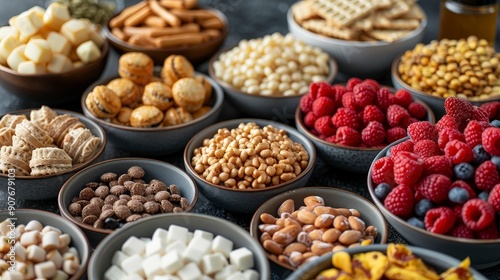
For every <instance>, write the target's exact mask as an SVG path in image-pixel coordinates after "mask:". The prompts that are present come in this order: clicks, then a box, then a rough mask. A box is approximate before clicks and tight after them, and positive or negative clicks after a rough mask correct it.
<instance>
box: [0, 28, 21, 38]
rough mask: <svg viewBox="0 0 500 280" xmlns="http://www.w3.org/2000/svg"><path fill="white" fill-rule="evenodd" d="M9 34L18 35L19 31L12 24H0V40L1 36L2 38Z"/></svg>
mask: <svg viewBox="0 0 500 280" xmlns="http://www.w3.org/2000/svg"><path fill="white" fill-rule="evenodd" d="M9 34H13V35H16V37H17V36H19V32H18V31H17V29H16V28H15V27H13V26H2V27H0V40H2V38H4V37H5V36H7V35H9Z"/></svg>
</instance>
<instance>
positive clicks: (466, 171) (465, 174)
mask: <svg viewBox="0 0 500 280" xmlns="http://www.w3.org/2000/svg"><path fill="white" fill-rule="evenodd" d="M453 173H455V178H457V179H459V180H464V181H467V180H469V179H472V178H473V177H474V166H472V165H471V164H470V163H468V162H461V163H459V164H457V165H455V166H454V167H453Z"/></svg>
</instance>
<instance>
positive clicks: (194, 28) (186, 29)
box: [123, 23, 200, 37]
mask: <svg viewBox="0 0 500 280" xmlns="http://www.w3.org/2000/svg"><path fill="white" fill-rule="evenodd" d="M123 32H124V33H125V34H126V35H128V36H132V35H135V34H143V35H146V36H149V37H160V36H165V35H175V34H181V33H198V32H200V26H199V25H198V24H196V23H188V24H185V25H182V26H178V27H134V26H125V27H124V28H123Z"/></svg>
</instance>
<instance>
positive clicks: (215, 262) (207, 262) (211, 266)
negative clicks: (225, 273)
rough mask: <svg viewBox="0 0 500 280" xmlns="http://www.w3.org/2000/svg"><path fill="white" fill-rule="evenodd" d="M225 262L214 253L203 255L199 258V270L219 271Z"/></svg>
mask: <svg viewBox="0 0 500 280" xmlns="http://www.w3.org/2000/svg"><path fill="white" fill-rule="evenodd" d="M224 266H226V264H225V263H224V262H223V261H222V260H221V259H220V257H219V256H218V255H216V254H210V255H205V256H203V258H201V264H200V267H201V270H202V271H203V273H204V274H212V273H216V272H219V271H220V270H221V269H223V268H224Z"/></svg>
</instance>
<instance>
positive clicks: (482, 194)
mask: <svg viewBox="0 0 500 280" xmlns="http://www.w3.org/2000/svg"><path fill="white" fill-rule="evenodd" d="M488 196H490V195H489V194H488V193H487V192H480V193H479V194H478V195H477V198H479V199H481V200H484V201H488Z"/></svg>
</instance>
